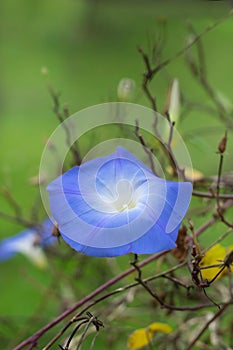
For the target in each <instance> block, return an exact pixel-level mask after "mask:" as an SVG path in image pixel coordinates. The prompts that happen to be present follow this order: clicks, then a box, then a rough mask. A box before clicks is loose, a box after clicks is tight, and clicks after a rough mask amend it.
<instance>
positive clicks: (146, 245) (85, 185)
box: [47, 147, 192, 257]
mask: <svg viewBox="0 0 233 350" xmlns="http://www.w3.org/2000/svg"><path fill="white" fill-rule="evenodd" d="M47 190H48V192H49V197H50V208H51V212H52V215H53V217H54V219H55V220H56V222H57V223H58V228H59V231H60V233H61V235H62V237H63V239H64V240H65V241H66V242H67V243H68V244H69V245H70V246H71V247H72V248H74V249H75V250H77V251H79V252H82V253H84V254H86V255H92V256H98V257H113V256H119V255H124V254H128V253H135V254H151V253H155V252H160V251H163V250H168V249H172V248H174V247H175V246H176V244H175V241H176V238H177V235H178V230H179V227H180V224H181V221H182V219H183V217H184V216H185V214H186V211H187V209H188V206H189V202H190V199H191V194H192V184H191V183H189V182H170V181H166V180H164V179H162V178H159V177H157V176H155V175H154V174H153V173H152V171H151V169H150V168H148V167H147V166H146V165H145V164H143V163H142V162H141V161H140V160H139V159H137V158H136V157H135V156H134V155H133V154H131V153H130V152H128V151H127V150H126V149H124V148H123V147H118V148H117V149H116V151H115V152H114V153H112V154H110V155H108V156H106V157H101V158H96V159H93V160H90V161H87V162H85V163H83V164H82V165H80V166H75V167H73V168H72V169H70V170H69V171H67V172H66V173H64V174H63V175H61V176H59V177H58V178H57V179H55V180H54V181H53V182H51V183H50V184H49V185H48V187H47Z"/></svg>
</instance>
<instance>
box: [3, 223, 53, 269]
mask: <svg viewBox="0 0 233 350" xmlns="http://www.w3.org/2000/svg"><path fill="white" fill-rule="evenodd" d="M52 229H53V223H52V222H51V220H50V219H46V220H45V221H44V222H43V223H42V224H41V225H39V226H38V227H32V228H28V229H26V230H24V231H22V232H20V233H18V234H16V235H14V236H11V237H8V238H5V239H3V240H1V241H0V261H3V260H8V259H10V258H12V257H13V256H14V255H15V254H17V253H21V254H24V255H26V256H27V257H28V258H29V259H30V260H31V261H33V262H34V263H35V264H36V265H37V266H38V267H41V268H43V267H45V266H46V265H47V260H46V256H45V254H44V251H43V248H44V247H47V246H49V245H52V244H54V243H55V242H56V238H55V237H54V236H53V235H52Z"/></svg>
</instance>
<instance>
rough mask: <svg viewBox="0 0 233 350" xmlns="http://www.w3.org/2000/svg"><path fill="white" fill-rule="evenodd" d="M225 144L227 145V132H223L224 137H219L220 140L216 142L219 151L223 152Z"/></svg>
mask: <svg viewBox="0 0 233 350" xmlns="http://www.w3.org/2000/svg"><path fill="white" fill-rule="evenodd" d="M226 146H227V132H225V135H224V137H223V138H222V139H221V141H220V142H219V144H218V151H219V153H221V154H223V153H224V152H225V150H226Z"/></svg>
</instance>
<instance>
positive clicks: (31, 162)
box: [0, 0, 233, 349]
mask: <svg viewBox="0 0 233 350" xmlns="http://www.w3.org/2000/svg"><path fill="white" fill-rule="evenodd" d="M229 9H230V3H229V2H227V1H204V0H203V1H201V0H195V1H187V0H186V1H180V0H177V1H172V0H170V1H169V0H166V1H159V0H144V1H142V0H134V1H130V0H126V1H123V0H118V1H115V0H86V1H84V0H58V1H47V0H40V1H30V0H20V1H13V0H11V1H7V0H2V1H1V4H0V26H1V65H0V77H1V78H0V145H1V147H0V160H1V163H0V187H1V192H2V190H3V189H4V188H7V189H8V190H9V191H10V193H11V194H12V196H13V197H14V198H15V200H16V201H17V203H19V204H20V206H21V208H22V214H23V215H24V217H30V214H31V210H32V207H33V206H34V205H35V203H38V202H39V200H40V199H39V198H40V197H39V191H38V188H37V187H36V186H32V185H30V182H29V179H30V178H31V177H34V176H36V175H37V174H38V169H39V163H40V157H41V154H42V151H43V147H44V144H45V142H46V139H47V138H48V137H49V135H50V134H51V132H52V131H53V130H54V129H55V127H56V126H57V125H58V120H57V119H56V116H55V115H54V113H53V111H52V105H53V103H52V100H51V97H50V95H49V92H48V88H47V87H48V83H50V84H52V85H53V87H54V89H55V91H57V92H59V93H60V101H61V104H62V105H64V104H65V105H68V107H69V111H70V113H71V114H72V113H75V112H77V111H78V110H80V109H82V108H85V107H89V106H91V105H94V104H97V103H102V102H108V101H117V86H118V83H119V81H120V80H121V79H122V78H125V77H128V78H131V79H133V80H134V81H135V82H136V92H135V98H134V100H133V102H136V103H139V104H143V105H146V106H150V104H149V101H148V100H147V99H146V98H145V96H144V94H143V91H142V89H141V82H142V74H143V72H144V64H143V61H142V57H141V56H140V54H139V53H138V50H137V48H138V47H139V46H140V47H142V48H143V49H144V50H145V51H146V52H147V51H149V50H150V48H151V47H152V46H153V44H154V43H156V41H157V40H158V39H159V38H160V37H161V35H162V37H163V51H162V53H161V57H162V59H166V58H168V57H170V56H172V55H173V54H174V53H175V52H176V51H178V50H180V49H181V48H183V47H184V45H185V42H186V40H187V23H189V22H191V23H192V25H193V26H194V28H195V30H196V31H197V32H200V31H202V30H203V29H204V28H206V27H207V26H208V25H210V24H211V23H212V22H213V21H215V20H216V19H217V18H219V17H221V16H223V15H225V14H226V13H227V12H228V11H229ZM232 36H233V23H232V20H231V19H230V20H226V21H225V22H223V23H222V24H221V25H220V26H218V27H217V28H215V29H214V30H213V31H211V32H210V33H208V34H206V35H205V36H204V38H203V41H202V42H203V46H204V51H205V54H206V65H207V70H208V76H209V79H210V82H211V84H212V86H213V87H214V88H215V89H216V90H218V91H219V92H221V94H222V95H224V96H225V97H226V99H228V100H229V101H231V103H233V97H232V62H233V45H232ZM45 71H47V72H48V74H47V75H46V76H44V75H43V74H42V72H45ZM174 77H176V78H178V79H179V83H180V88H181V92H182V93H183V94H184V95H185V97H186V98H187V99H188V100H190V101H194V102H198V103H207V104H208V103H210V105H211V102H210V101H209V98H208V96H207V95H206V93H205V92H204V91H203V89H202V88H201V87H200V85H199V84H198V83H197V82H196V81H195V79H193V76H192V74H191V73H190V70H189V69H188V67H187V65H186V64H185V60H184V57H183V56H181V57H179V58H178V59H176V60H174V61H172V62H171V64H170V65H169V66H167V67H166V69H164V70H163V71H161V72H160V73H159V74H158V76H156V77H155V79H154V80H153V83H152V85H151V86H152V87H153V93H154V94H155V96H156V97H157V101H158V107H159V110H160V111H161V112H162V111H163V108H164V105H165V100H166V93H167V89H168V85H169V82H170V81H171V79H172V78H174ZM229 108H231V107H229ZM225 129H226V127H225V126H224V125H222V124H221V123H220V122H219V120H218V119H217V118H216V116H212V115H210V113H205V112H204V111H203V110H198V109H196V108H194V110H193V111H190V112H189V116H188V118H184V120H182V122H181V123H180V132H181V134H182V135H183V137H184V139H185V141H187V146H188V148H189V150H190V153H191V156H192V160H193V164H194V167H195V168H197V169H198V170H200V171H201V172H203V173H204V174H206V175H212V174H215V173H216V171H217V157H216V153H215V151H216V149H217V143H218V141H219V140H220V137H221V136H222V135H223V134H224V132H225ZM203 130H204V131H203ZM229 144H230V146H229V149H228V156H227V157H228V158H227V161H226V164H225V168H224V170H225V171H227V170H228V171H229V170H232V159H233V158H232V154H231V148H230V147H231V145H232V142H231V141H230V143H229ZM37 208H38V211H39V217H40V218H41V219H42V218H43V215H45V214H44V213H43V208H40V206H39V205H38V206H37ZM0 210H1V211H4V212H6V213H9V214H11V213H12V208H11V206H10V205H9V203H7V201H6V198H5V197H4V196H2V195H1V197H0ZM21 229H23V226H22V225H19V224H17V223H15V222H12V221H9V220H6V219H5V218H3V217H1V216H0V238H3V237H6V236H10V235H12V234H15V233H16V232H18V231H20V230H21ZM61 245H62V243H61ZM62 249H64V250H65V249H66V247H65V245H62ZM56 258H57V257H56V256H55V257H54V262H52V263H51V265H50V267H49V268H48V269H46V270H43V271H41V270H39V269H38V268H37V267H36V266H34V265H32V264H31V263H29V262H28V260H27V259H26V258H25V257H23V256H17V257H15V258H14V259H12V260H10V261H7V262H4V263H1V265H0V283H1V288H0V323H1V326H0V344H3V345H1V347H2V346H3V347H2V348H4V349H10V348H11V347H12V346H13V344H14V343H17V341H19V340H20V339H23V338H24V337H25V336H26V335H30V333H32V332H33V330H36V329H38V327H39V326H40V325H43V324H45V323H46V322H47V321H48V320H49V319H51V318H53V317H54V316H56V315H57V314H58V313H59V311H61V310H62V309H64V308H65V307H66V306H67V305H72V302H73V301H74V300H77V298H79V297H81V296H83V295H85V294H86V293H88V292H90V291H91V290H92V289H93V288H94V286H98V285H99V284H100V283H101V282H103V281H104V280H106V278H107V277H109V274H110V275H111V274H114V273H115V272H119V271H120V270H121V269H122V268H124V264H125V263H126V262H127V261H128V258H126V259H125V258H120V259H118V261H117V262H114V263H113V262H111V263H110V264H112V266H111V272H109V270H110V269H109V266H108V264H107V265H106V263H105V262H104V260H98V259H97V260H98V263H97V265H96V264H95V263H93V261H96V260H95V259H93V260H92V262H91V263H90V261H89V260H88V259H87V258H85V257H81V258H80V257H79V258H78V259H76V260H75V256H72V259H71V261H70V260H68V261H67V262H66V263H64V265H63V264H62V262H61V261H56ZM74 261H75V262H74ZM80 265H82V266H80ZM97 267H98V271H101V272H100V273H96V271H95V269H96V268H97ZM60 270H63V272H62V273H64V275H65V278H64V280H65V281H66V283H64V280H61V284H59V280H57V278H58V276H59V274H60V273H61V272H60ZM69 276H70V278H69ZM55 279H56V281H57V284H56V285H54V281H55ZM51 286H54V289H53V291H51V288H52V287H51ZM72 288H74V290H73V289H72ZM46 293H47V294H46ZM61 294H62V295H63V300H62V302H61V299H60V296H61ZM66 303H67V304H66ZM32 320H34V322H31V321H32ZM117 326H118V327H119V329H120V325H119V324H118V325H117ZM13 335H14V339H13ZM113 336H114V335H113ZM122 342H123V344H126V341H125V340H124V338H123V340H122ZM103 344H104V345H103ZM103 344H102V343H101V342H100V345H99V346H100V347H99V348H103V347H104V346H105V348H107V345H106V344H105V343H103ZM119 346H121V345H119ZM115 348H116V349H117V346H116V347H114V349H115ZM119 348H120V347H119ZM121 348H122V347H121Z"/></svg>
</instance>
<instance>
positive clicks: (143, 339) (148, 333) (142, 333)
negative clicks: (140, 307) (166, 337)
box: [127, 322, 172, 350]
mask: <svg viewBox="0 0 233 350" xmlns="http://www.w3.org/2000/svg"><path fill="white" fill-rule="evenodd" d="M156 332H162V333H171V332H172V328H171V327H170V326H169V325H168V324H166V323H159V322H154V323H151V324H150V325H149V326H148V327H147V328H139V329H137V330H136V331H134V332H133V333H132V334H131V335H130V336H129V338H128V343H127V346H128V349H129V350H137V349H141V348H143V347H144V346H146V345H148V344H149V343H150V342H151V340H152V338H153V336H154V333H156Z"/></svg>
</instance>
